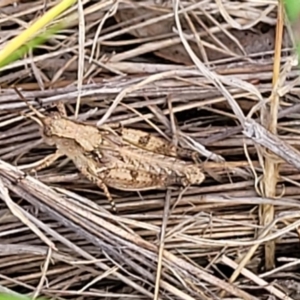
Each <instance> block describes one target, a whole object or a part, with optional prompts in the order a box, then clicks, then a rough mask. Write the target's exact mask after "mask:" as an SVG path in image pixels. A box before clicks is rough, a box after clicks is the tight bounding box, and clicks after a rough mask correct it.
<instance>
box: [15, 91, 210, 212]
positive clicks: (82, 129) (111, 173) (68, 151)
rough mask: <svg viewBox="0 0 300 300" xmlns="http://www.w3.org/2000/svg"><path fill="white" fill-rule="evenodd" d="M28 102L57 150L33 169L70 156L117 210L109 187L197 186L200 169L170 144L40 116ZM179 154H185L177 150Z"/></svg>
mask: <svg viewBox="0 0 300 300" xmlns="http://www.w3.org/2000/svg"><path fill="white" fill-rule="evenodd" d="M16 92H17V93H18V94H19V96H20V97H21V98H22V99H23V100H24V101H25V102H26V103H27V105H28V106H29V107H30V108H31V110H32V111H34V112H35V114H36V116H37V117H38V119H37V118H34V119H35V120H36V121H37V122H38V123H39V124H40V126H41V129H42V136H43V138H44V141H45V142H46V143H47V144H49V145H55V146H56V148H57V151H56V152H55V153H54V154H52V155H50V156H49V157H47V158H46V159H45V160H44V161H43V163H42V164H40V165H39V166H38V167H37V168H35V169H34V171H38V170H41V169H43V168H45V167H48V166H50V165H51V164H52V163H53V162H54V161H55V160H57V159H58V158H59V157H61V156H67V157H69V158H70V159H71V160H72V161H73V163H74V164H75V166H76V167H77V168H78V170H79V171H80V172H81V173H82V174H83V175H84V176H85V177H86V178H87V179H89V180H90V181H92V182H93V183H95V184H97V185H98V186H99V187H100V188H101V189H103V191H104V193H105V195H106V196H107V198H108V200H109V201H110V203H111V204H112V207H113V209H114V210H116V209H115V204H114V202H113V200H112V197H111V195H110V193H109V191H108V188H107V186H109V187H112V188H115V189H119V190H125V191H143V190H144V191H145V190H150V189H158V188H165V187H168V186H170V185H173V184H181V185H184V186H187V185H190V184H200V183H202V181H203V180H204V178H205V177H204V174H203V173H202V172H201V170H200V168H199V166H198V165H197V164H195V163H192V162H190V163H189V162H186V161H183V160H180V159H178V158H177V156H178V153H177V152H176V149H175V148H174V147H173V145H172V144H171V143H167V142H165V141H164V140H163V139H160V138H158V137H155V136H154V135H151V134H148V133H145V132H143V131H139V130H133V129H128V128H122V127H121V126H116V125H115V126H114V127H115V129H113V128H111V127H109V126H101V127H100V128H97V127H96V126H93V125H88V124H85V123H83V122H78V121H73V120H70V119H69V118H68V117H67V115H66V113H64V112H63V113H62V112H60V113H51V114H50V115H48V116H45V115H43V114H42V113H40V112H39V111H38V110H36V109H35V108H34V107H33V106H32V105H30V104H29V103H28V102H27V101H26V100H25V99H24V98H23V97H22V95H21V94H20V93H19V92H18V91H17V90H16ZM180 153H182V155H188V152H186V151H185V150H184V151H181V152H180Z"/></svg>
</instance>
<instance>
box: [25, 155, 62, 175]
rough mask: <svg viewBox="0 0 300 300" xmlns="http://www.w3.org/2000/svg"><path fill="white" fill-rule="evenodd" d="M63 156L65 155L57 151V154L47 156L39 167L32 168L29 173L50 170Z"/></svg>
mask: <svg viewBox="0 0 300 300" xmlns="http://www.w3.org/2000/svg"><path fill="white" fill-rule="evenodd" d="M63 155H64V154H63V153H61V152H60V151H59V150H57V151H56V152H55V153H53V154H50V155H48V156H46V157H45V158H44V159H43V160H42V161H41V163H40V164H39V165H38V166H37V167H35V168H32V169H31V170H29V173H36V172H37V171H40V170H42V169H45V168H48V167H49V166H51V165H52V164H53V163H54V162H55V161H56V160H57V159H58V158H60V157H61V156H63Z"/></svg>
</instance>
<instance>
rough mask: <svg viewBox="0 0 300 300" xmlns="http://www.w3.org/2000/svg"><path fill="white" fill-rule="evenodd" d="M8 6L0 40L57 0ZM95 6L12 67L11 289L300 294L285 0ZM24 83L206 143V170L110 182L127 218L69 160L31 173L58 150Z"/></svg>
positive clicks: (1, 174) (2, 189) (7, 111)
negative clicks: (163, 187) (151, 181)
mask: <svg viewBox="0 0 300 300" xmlns="http://www.w3.org/2000/svg"><path fill="white" fill-rule="evenodd" d="M10 2H12V1H5V3H4V4H3V5H0V7H1V6H2V7H1V8H0V9H1V11H0V12H1V13H2V15H1V18H0V26H1V32H0V41H1V43H2V44H0V47H3V45H4V44H5V43H6V42H7V40H9V39H11V38H12V37H14V36H15V35H17V34H19V33H20V32H21V30H22V29H23V28H25V27H27V26H28V23H29V22H31V21H32V20H34V19H35V18H37V17H38V16H39V15H41V14H42V13H43V11H44V10H45V9H48V8H50V7H52V6H53V5H54V1H46V2H45V1H32V2H29V1H28V2H24V3H19V4H17V5H15V6H13V5H11V4H10ZM82 4H83V6H82V7H79V9H78V8H76V7H74V8H73V9H72V11H71V12H70V13H72V12H73V13H74V12H76V11H78V12H79V17H78V18H76V20H75V21H74V20H73V21H72V22H70V23H69V27H68V28H66V29H65V30H63V31H62V32H61V33H59V34H57V35H56V36H54V37H53V38H52V39H51V41H49V42H48V43H47V45H44V46H43V47H40V49H37V50H36V51H34V53H32V54H31V55H30V56H28V57H26V58H24V59H22V60H19V61H17V62H15V63H12V64H10V65H9V66H7V67H5V68H4V69H3V70H2V71H1V77H0V84H1V93H0V128H1V129H0V130H1V131H0V139H1V148H0V158H1V160H0V198H1V199H2V200H3V202H2V203H0V248H1V250H0V291H1V290H4V289H5V288H7V289H10V290H13V291H16V292H20V293H31V294H32V295H35V296H36V295H45V296H46V297H48V298H49V299H107V300H108V299H124V300H129V299H197V300H198V299H233V298H232V297H234V299H273V298H269V297H270V295H273V296H274V297H275V298H274V299H299V294H298V292H297V291H299V282H300V279H299V276H300V275H299V267H298V265H299V262H300V260H299V234H300V232H299V229H298V228H299V225H300V221H299V217H300V202H299V198H300V194H299V182H300V176H299V171H298V170H299V169H300V155H299V152H298V150H297V149H298V148H299V145H300V139H299V136H298V133H299V129H298V127H299V121H298V119H299V111H300V105H299V100H298V96H297V95H298V93H299V82H298V81H299V80H298V71H297V69H296V68H295V64H294V60H293V57H292V56H291V51H290V50H291V42H290V38H289V35H288V29H287V28H285V27H283V15H282V11H281V8H280V7H279V8H278V7H277V6H278V3H277V1H275V0H273V1H271V0H270V1H262V0H261V1H252V0H248V1H240V2H234V3H233V2H231V1H224V0H223V1H221V0H218V1H212V0H208V1H198V2H196V1H175V0H174V1H173V2H170V1H141V2H137V1H132V2H130V1H99V2H94V1H89V0H87V1H84V2H83V3H82ZM45 5H46V7H45ZM78 20H79V21H80V22H78ZM276 24H277V25H276ZM275 26H277V30H276V28H275ZM275 32H276V35H275ZM281 48H282V49H281ZM13 85H14V86H17V87H18V88H19V89H20V90H22V94H23V96H24V97H25V98H26V99H28V100H29V101H30V103H34V104H35V105H36V106H37V107H38V105H39V104H38V103H37V101H36V99H37V98H38V99H39V101H38V102H39V103H40V104H41V105H42V107H40V109H41V110H49V109H50V107H49V104H52V103H57V102H58V101H63V102H64V103H65V105H66V108H67V111H68V114H69V115H70V116H71V115H76V114H77V110H78V114H79V115H78V117H79V118H82V119H85V120H86V122H89V123H93V124H95V125H96V124H98V125H101V124H103V123H111V122H121V123H122V124H123V125H125V126H129V127H133V128H140V129H143V130H147V131H151V132H153V133H155V134H157V135H162V136H164V137H165V138H166V139H169V140H173V141H174V143H178V144H179V145H182V146H185V147H188V148H193V149H195V150H197V151H198V152H199V153H200V154H201V157H202V160H203V168H204V170H205V171H206V175H207V178H206V180H205V182H204V183H203V185H201V186H197V187H195V186H194V187H190V188H188V189H186V190H182V189H177V188H172V189H169V190H168V191H153V192H147V193H145V192H141V193H125V192H120V191H112V192H113V196H114V199H115V202H116V204H117V207H118V210H119V212H120V213H119V214H118V215H114V214H111V213H110V207H109V204H108V203H107V200H106V197H105V196H104V195H103V193H102V191H101V190H99V189H98V188H97V187H95V186H94V185H92V184H91V183H90V182H88V181H87V180H85V179H84V178H82V176H80V174H79V173H78V171H77V170H76V169H75V167H74V166H73V164H72V163H71V162H69V161H66V160H63V159H62V160H60V161H59V162H57V163H56V164H54V165H52V166H51V167H50V168H48V169H46V170H45V171H41V172H39V173H38V175H37V177H36V178H34V177H31V176H26V177H25V178H24V179H22V180H18V179H19V178H20V177H22V174H23V172H22V170H24V168H25V166H28V165H29V164H33V163H34V162H36V161H38V160H40V159H43V158H44V157H45V156H46V155H47V154H49V153H53V151H54V148H50V147H48V146H46V145H45V144H44V143H43V142H42V141H41V138H40V133H39V130H38V126H37V124H35V123H34V122H33V121H32V120H28V119H25V118H23V117H22V116H21V115H20V112H28V111H29V110H28V108H27V107H26V104H25V103H24V102H22V101H20V99H19V97H18V95H17V94H16V93H15V92H14V90H13V88H12V86H13ZM264 128H267V129H268V131H266V130H265V129H264ZM274 153H275V154H277V155H278V156H275V155H274ZM297 297H298V298H297Z"/></svg>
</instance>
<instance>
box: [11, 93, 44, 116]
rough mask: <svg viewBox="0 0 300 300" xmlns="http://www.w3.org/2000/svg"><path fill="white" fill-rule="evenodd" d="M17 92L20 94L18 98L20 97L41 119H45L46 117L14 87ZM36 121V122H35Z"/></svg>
mask: <svg viewBox="0 0 300 300" xmlns="http://www.w3.org/2000/svg"><path fill="white" fill-rule="evenodd" d="M14 90H15V92H16V93H17V94H18V96H19V97H20V99H21V100H23V101H24V102H25V103H26V105H27V106H28V107H29V108H30V109H31V110H32V111H33V112H34V113H35V114H36V115H37V116H38V117H39V118H41V119H44V118H45V116H44V115H43V114H42V113H41V112H39V111H38V110H37V109H36V108H34V107H33V106H32V105H31V104H30V103H29V102H28V101H27V100H26V99H25V98H24V97H23V95H22V94H21V93H20V92H19V91H18V89H17V88H16V87H14ZM35 121H36V120H35Z"/></svg>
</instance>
